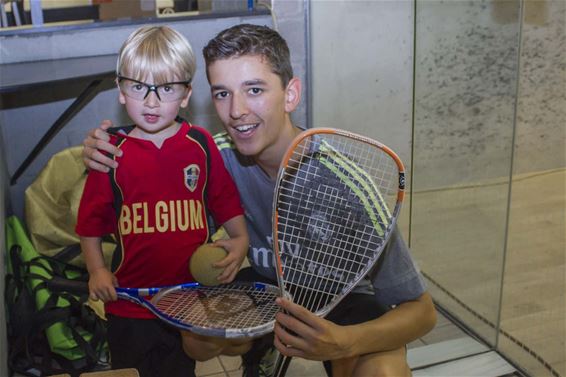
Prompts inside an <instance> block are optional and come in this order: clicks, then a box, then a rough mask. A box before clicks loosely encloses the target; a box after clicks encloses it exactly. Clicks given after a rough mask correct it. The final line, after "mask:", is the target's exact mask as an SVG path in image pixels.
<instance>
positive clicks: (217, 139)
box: [213, 131, 236, 151]
mask: <svg viewBox="0 0 566 377" xmlns="http://www.w3.org/2000/svg"><path fill="white" fill-rule="evenodd" d="M213 139H214V143H216V146H217V147H218V149H219V150H220V151H223V150H231V151H234V150H236V146H235V145H234V142H233V141H232V138H231V137H230V136H229V135H228V133H227V132H225V131H224V132H219V133H217V134H214V136H213Z"/></svg>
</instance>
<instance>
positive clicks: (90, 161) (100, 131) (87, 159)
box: [83, 120, 122, 173]
mask: <svg viewBox="0 0 566 377" xmlns="http://www.w3.org/2000/svg"><path fill="white" fill-rule="evenodd" d="M110 127H112V121H110V120H103V121H102V123H100V127H99V128H96V129H93V130H90V131H89V133H88V135H87V137H86V139H84V140H83V146H84V148H83V163H84V164H85V166H86V167H87V168H89V169H94V170H98V171H100V172H103V173H107V172H108V171H109V170H110V168H117V167H118V163H117V162H116V161H114V160H113V159H112V158H110V157H108V156H107V155H105V154H104V152H108V153H110V154H111V155H115V156H118V157H120V156H122V151H121V150H120V149H119V148H118V147H116V146H115V145H113V144H110V143H109V140H110V136H109V135H108V134H107V133H106V130H107V129H108V128H110Z"/></svg>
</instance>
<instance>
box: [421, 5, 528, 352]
mask: <svg viewBox="0 0 566 377" xmlns="http://www.w3.org/2000/svg"><path fill="white" fill-rule="evenodd" d="M505 7H506V9H505V17H506V19H505V22H504V23H502V22H501V21H500V19H501V14H500V13H501V12H500V10H499V8H498V4H497V2H496V1H487V2H473V1H472V2H461V1H458V2H443V1H418V2H417V14H416V17H417V24H416V25H417V26H416V57H415V59H416V77H415V80H416V82H415V85H416V86H415V88H416V92H415V114H414V116H415V130H414V135H415V139H414V152H413V153H414V156H413V159H414V166H413V171H414V175H413V210H412V214H413V215H412V218H411V231H412V234H411V241H412V242H411V246H412V249H413V250H414V251H415V254H416V255H417V256H418V258H419V259H420V263H421V268H422V270H423V271H425V273H426V276H427V278H428V279H429V287H430V290H431V292H432V294H433V296H434V297H435V299H436V300H437V301H438V302H439V303H440V304H441V305H442V306H444V307H445V308H447V309H448V310H449V311H451V312H452V313H453V314H454V315H455V316H457V317H459V318H460V319H462V320H463V321H464V322H465V323H466V324H467V325H468V326H470V327H471V328H472V329H473V330H474V331H476V332H477V333H478V334H479V335H480V336H481V337H483V338H484V339H485V340H486V341H487V342H488V343H490V344H492V345H494V344H495V342H496V338H497V331H496V326H497V323H498V316H499V307H500V305H499V304H500V293H501V281H502V270H503V261H504V250H505V237H506V216H507V203H508V192H509V174H510V166H511V157H512V156H511V155H512V153H511V152H512V143H513V129H514V109H515V107H514V106H515V96H516V84H517V83H516V74H517V61H518V56H517V53H518V47H519V22H518V14H519V1H506V2H505Z"/></svg>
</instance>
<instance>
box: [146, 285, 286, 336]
mask: <svg viewBox="0 0 566 377" xmlns="http://www.w3.org/2000/svg"><path fill="white" fill-rule="evenodd" d="M277 294H278V292H277V290H257V289H255V288H254V287H253V286H245V285H242V286H231V287H230V288H226V287H222V286H214V287H198V288H189V289H187V288H180V289H179V288H176V289H170V290H165V291H163V292H160V293H159V294H158V295H157V296H156V297H154V299H152V303H153V305H154V306H155V307H156V308H157V309H158V310H159V311H160V312H162V313H163V314H165V315H166V316H168V317H170V318H172V319H174V320H176V321H179V322H181V323H183V324H187V325H191V326H196V327H201V328H229V329H248V328H254V327H257V326H261V325H264V324H265V323H268V322H272V321H273V320H274V319H275V314H276V313H277V312H278V311H279V307H278V306H277V305H276V304H275V298H276V297H277Z"/></svg>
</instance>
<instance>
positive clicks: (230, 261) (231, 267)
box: [213, 237, 249, 284]
mask: <svg viewBox="0 0 566 377" xmlns="http://www.w3.org/2000/svg"><path fill="white" fill-rule="evenodd" d="M214 245H215V246H220V247H223V248H224V250H226V251H227V252H228V255H226V257H225V258H224V259H222V260H220V261H218V262H216V263H214V264H213V266H214V267H217V268H223V269H224V271H222V273H221V274H220V275H218V281H219V282H220V283H222V284H226V283H230V282H231V281H232V280H234V278H235V277H236V274H237V273H238V271H239V270H240V267H241V266H242V263H243V262H244V258H245V257H246V254H247V252H248V247H249V245H248V237H234V238H229V239H222V240H218V241H216V242H214Z"/></svg>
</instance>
